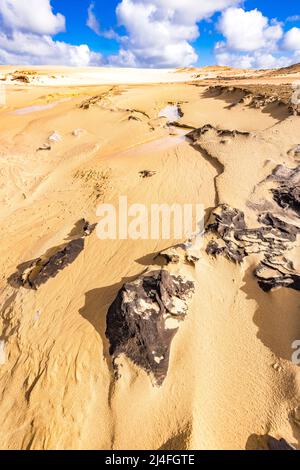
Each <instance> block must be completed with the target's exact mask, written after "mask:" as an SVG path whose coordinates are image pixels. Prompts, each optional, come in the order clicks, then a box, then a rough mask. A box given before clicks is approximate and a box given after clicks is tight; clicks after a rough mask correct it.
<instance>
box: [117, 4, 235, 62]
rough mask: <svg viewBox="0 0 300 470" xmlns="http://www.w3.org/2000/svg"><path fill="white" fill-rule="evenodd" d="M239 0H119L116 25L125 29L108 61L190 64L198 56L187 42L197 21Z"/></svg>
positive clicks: (195, 30) (196, 32) (195, 31)
mask: <svg viewBox="0 0 300 470" xmlns="http://www.w3.org/2000/svg"><path fill="white" fill-rule="evenodd" d="M240 2H241V0H211V1H199V0H184V1H183V0H122V1H121V3H120V4H119V5H118V7H117V17H118V20H119V23H120V25H122V26H124V27H125V28H126V30H127V33H128V37H127V38H123V40H122V47H121V50H120V52H119V54H118V55H117V56H113V57H111V58H110V61H111V63H113V64H118V65H127V66H129V65H130V66H138V67H140V66H145V67H149V66H150V67H176V66H182V67H184V66H189V65H192V64H194V63H195V62H196V61H197V59H198V56H197V54H196V51H195V49H194V47H193V46H192V45H191V44H190V43H191V42H192V41H193V40H195V39H197V37H198V36H199V29H198V24H197V23H198V22H199V21H201V20H202V19H205V18H209V17H211V16H212V15H213V14H214V13H215V12H217V11H223V10H224V9H225V8H228V7H230V6H232V5H237V4H239V3H240Z"/></svg>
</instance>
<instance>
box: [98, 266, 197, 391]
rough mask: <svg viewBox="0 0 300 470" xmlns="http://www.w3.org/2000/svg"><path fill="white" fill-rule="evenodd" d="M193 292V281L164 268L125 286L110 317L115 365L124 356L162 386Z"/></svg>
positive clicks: (110, 333) (108, 335)
mask: <svg viewBox="0 0 300 470" xmlns="http://www.w3.org/2000/svg"><path fill="white" fill-rule="evenodd" d="M193 292H194V283H193V282H191V281H188V280H186V279H184V278H183V277H181V276H174V275H172V274H170V273H169V272H168V271H166V270H163V269H162V270H159V271H154V272H151V273H149V274H146V275H144V276H142V277H140V278H138V279H137V280H136V281H134V282H131V283H128V284H125V285H124V286H123V287H122V289H121V290H120V291H119V293H118V295H117V298H116V300H115V301H114V302H113V304H112V305H111V307H110V308H109V310H108V314H107V329H106V336H107V338H108V339H109V342H110V354H111V355H112V356H113V358H114V365H115V364H116V363H115V359H116V358H117V357H118V356H120V355H121V354H125V355H126V356H127V357H128V358H129V359H131V361H133V362H134V363H135V364H136V365H138V366H139V367H141V368H143V369H144V370H145V371H146V372H147V373H148V374H151V375H152V376H153V377H154V379H155V382H156V384H157V385H161V384H162V383H163V381H164V379H165V378H166V375H167V372H168V367H169V355H170V347H171V342H172V339H173V338H174V336H175V334H176V333H177V331H178V327H179V324H180V321H181V320H183V319H184V318H185V316H186V314H187V310H188V300H189V299H190V298H191V296H192V293H193ZM115 367H116V365H115Z"/></svg>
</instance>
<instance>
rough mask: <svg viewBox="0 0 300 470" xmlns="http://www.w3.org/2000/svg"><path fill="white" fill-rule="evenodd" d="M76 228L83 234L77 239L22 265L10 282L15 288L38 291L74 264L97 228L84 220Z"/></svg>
mask: <svg viewBox="0 0 300 470" xmlns="http://www.w3.org/2000/svg"><path fill="white" fill-rule="evenodd" d="M76 226H80V232H81V233H80V235H78V236H77V238H74V239H71V240H70V241H69V242H67V243H64V244H62V245H60V246H58V247H56V248H52V249H50V250H49V251H47V253H45V254H44V255H43V256H41V257H40V258H37V259H34V260H31V261H28V262H26V263H23V264H21V265H20V266H18V271H17V272H16V273H14V274H13V275H12V276H11V277H10V278H9V280H8V282H9V283H10V284H11V285H12V286H13V287H25V288H27V289H34V290H37V289H38V288H39V287H40V286H41V285H43V284H45V283H46V282H47V281H48V279H50V278H54V277H56V276H57V275H58V274H59V273H60V271H63V270H64V269H65V268H66V267H67V266H69V265H70V264H72V263H73V262H74V261H75V260H76V259H77V258H78V256H79V254H80V253H81V252H82V251H83V249H84V239H85V237H88V236H89V235H91V233H92V232H93V231H94V229H95V227H96V226H95V225H90V224H89V223H88V222H87V221H86V220H84V219H82V220H80V221H79V222H77V224H76ZM76 226H75V227H76Z"/></svg>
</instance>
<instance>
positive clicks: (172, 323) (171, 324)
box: [165, 317, 179, 330]
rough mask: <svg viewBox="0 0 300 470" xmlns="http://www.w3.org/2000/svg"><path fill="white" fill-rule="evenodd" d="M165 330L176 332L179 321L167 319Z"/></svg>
mask: <svg viewBox="0 0 300 470" xmlns="http://www.w3.org/2000/svg"><path fill="white" fill-rule="evenodd" d="M165 328H166V330H176V329H177V328H179V321H178V320H176V318H171V317H169V318H167V319H166V321H165Z"/></svg>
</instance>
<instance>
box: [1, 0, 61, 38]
mask: <svg viewBox="0 0 300 470" xmlns="http://www.w3.org/2000/svg"><path fill="white" fill-rule="evenodd" d="M0 13H1V17H2V22H3V26H4V28H5V29H9V30H18V31H26V32H30V33H36V34H50V35H52V34H56V33H59V32H60V31H64V30H65V27H66V21H65V17H64V16H63V15H61V14H60V13H58V14H57V15H55V14H54V13H53V11H52V8H51V5H50V1H49V0H0Z"/></svg>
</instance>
